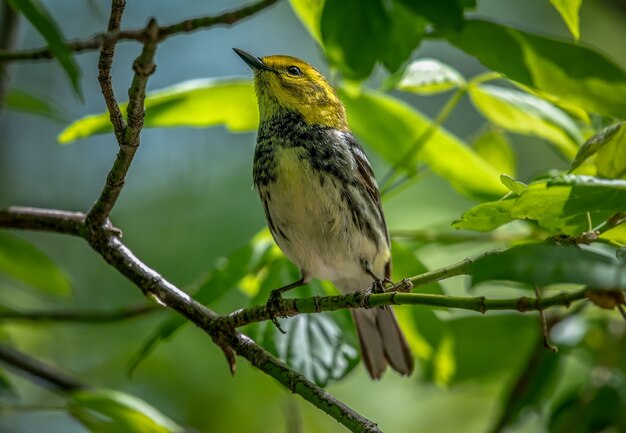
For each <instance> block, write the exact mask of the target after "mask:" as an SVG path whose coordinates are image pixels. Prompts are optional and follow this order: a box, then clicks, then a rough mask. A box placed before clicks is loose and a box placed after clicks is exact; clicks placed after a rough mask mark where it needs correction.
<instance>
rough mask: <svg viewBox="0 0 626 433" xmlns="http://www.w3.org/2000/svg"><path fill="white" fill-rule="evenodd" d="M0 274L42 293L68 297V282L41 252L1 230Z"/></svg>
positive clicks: (69, 288) (62, 273) (69, 289)
mask: <svg viewBox="0 0 626 433" xmlns="http://www.w3.org/2000/svg"><path fill="white" fill-rule="evenodd" d="M0 272H2V273H4V274H6V275H8V276H9V277H11V278H14V279H16V280H19V281H22V282H24V283H26V284H28V285H30V286H33V287H35V288H37V289H39V290H41V291H42V292H45V293H47V294H51V295H56V296H68V295H69V294H70V293H71V291H72V289H71V286H70V281H69V279H68V277H67V275H65V273H64V272H63V271H61V270H60V269H59V268H58V267H57V266H56V265H55V264H54V262H53V261H52V260H50V258H49V257H48V256H47V255H45V254H44V253H43V252H42V251H41V250H39V249H38V248H36V247H35V246H33V245H32V244H30V243H29V242H26V241H25V240H23V239H20V238H18V237H15V236H11V235H9V234H7V233H5V232H1V231H0Z"/></svg>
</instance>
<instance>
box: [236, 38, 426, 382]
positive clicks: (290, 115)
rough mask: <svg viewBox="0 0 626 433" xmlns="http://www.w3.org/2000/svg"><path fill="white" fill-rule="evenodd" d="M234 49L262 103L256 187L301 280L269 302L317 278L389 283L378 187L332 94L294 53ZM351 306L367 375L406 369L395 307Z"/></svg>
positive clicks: (352, 285) (364, 285)
mask: <svg viewBox="0 0 626 433" xmlns="http://www.w3.org/2000/svg"><path fill="white" fill-rule="evenodd" d="M234 51H235V52H236V53H237V55H239V57H241V59H242V60H243V61H244V62H245V63H246V64H247V65H248V66H249V67H250V68H251V70H252V73H253V80H254V89H255V93H256V98H257V102H258V108H259V128H258V134H257V143H256V147H255V151H254V162H253V180H254V185H255V188H256V190H257V192H258V194H259V197H260V199H261V202H262V204H263V207H264V209H265V217H266V220H267V225H268V227H269V230H270V232H271V234H272V236H273V238H274V240H275V242H276V243H277V244H278V246H279V247H280V249H281V250H282V251H283V253H284V254H285V255H286V256H287V258H288V259H289V260H290V261H291V262H293V263H294V264H295V265H296V266H297V267H298V268H299V270H300V279H299V280H298V281H296V282H293V283H291V284H288V285H286V286H284V287H281V288H278V289H275V290H273V291H272V293H271V295H270V299H269V300H268V307H269V306H270V304H271V302H272V300H274V301H275V300H276V299H277V298H280V297H281V296H282V293H284V292H286V291H287V290H290V289H293V288H295V287H298V286H300V285H304V284H307V283H308V282H309V281H311V279H313V278H316V279H320V280H329V281H332V282H333V284H334V285H335V286H336V287H337V288H338V289H339V290H340V291H341V292H343V293H352V292H355V291H357V290H367V289H369V288H371V287H374V286H375V284H374V283H380V282H381V281H385V280H386V281H389V278H390V277H391V253H390V241H389V234H388V231H387V226H386V222H385V216H384V214H383V209H382V204H381V199H380V192H379V190H378V186H377V183H376V180H375V178H374V173H373V170H372V167H371V165H370V163H369V161H368V159H367V157H366V155H365V153H364V151H363V148H362V147H361V145H360V144H359V142H358V141H357V140H356V138H355V137H354V135H353V134H352V132H351V131H350V127H349V125H348V120H347V116H346V111H345V108H344V106H343V104H342V102H341V101H340V99H339V97H338V95H337V93H336V91H335V90H334V89H333V87H332V86H331V85H330V84H329V82H328V81H327V79H326V78H325V77H324V76H323V75H322V74H321V73H320V72H319V71H318V70H317V69H315V68H314V67H313V66H312V65H310V64H309V63H307V62H305V61H303V60H300V59H298V58H295V57H291V56H286V55H271V56H265V57H256V56H253V55H252V54H249V53H247V52H245V51H243V50H240V49H237V48H234ZM378 287H380V285H379V286H378ZM351 311H352V316H353V319H354V323H355V325H356V329H357V334H358V337H359V343H360V348H361V358H362V360H363V362H364V364H365V367H366V369H367V371H368V373H369V375H370V377H371V378H373V379H379V378H380V377H381V376H382V374H383V373H384V372H385V370H386V369H387V366H390V367H391V368H392V369H393V370H395V371H397V372H398V373H400V374H402V375H410V374H411V373H412V371H413V366H414V362H413V356H412V354H411V350H410V349H409V345H408V344H407V340H406V338H405V336H404V334H403V333H402V331H401V330H400V327H399V326H398V321H397V319H396V316H395V314H394V311H393V309H392V308H391V307H378V308H373V309H365V308H359V309H353V310H351ZM275 323H276V324H277V322H275ZM279 329H280V328H279Z"/></svg>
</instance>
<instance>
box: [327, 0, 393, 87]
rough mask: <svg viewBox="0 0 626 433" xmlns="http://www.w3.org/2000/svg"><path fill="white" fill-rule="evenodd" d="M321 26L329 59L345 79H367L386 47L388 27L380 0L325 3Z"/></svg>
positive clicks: (328, 0)
mask: <svg viewBox="0 0 626 433" xmlns="http://www.w3.org/2000/svg"><path fill="white" fill-rule="evenodd" d="M348 23H349V25H348ZM320 27H321V32H322V41H323V42H324V48H325V51H326V55H327V56H328V59H329V60H330V62H331V63H332V64H334V65H336V66H337V67H338V68H339V69H340V70H341V71H342V72H343V73H344V75H345V76H346V77H348V78H352V79H362V78H365V77H367V76H368V75H369V74H370V72H371V71H372V69H373V68H374V64H375V63H376V61H377V60H378V59H381V58H382V55H383V53H384V51H385V49H386V48H387V44H386V40H387V37H388V34H389V28H390V26H389V18H388V16H387V11H386V10H385V7H384V6H383V3H382V1H381V0H326V2H325V4H324V10H323V12H322V18H321V22H320Z"/></svg>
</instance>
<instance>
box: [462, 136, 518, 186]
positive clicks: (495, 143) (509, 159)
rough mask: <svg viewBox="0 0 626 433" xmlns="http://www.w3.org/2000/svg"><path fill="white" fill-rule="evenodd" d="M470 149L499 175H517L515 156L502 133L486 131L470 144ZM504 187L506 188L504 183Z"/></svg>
mask: <svg viewBox="0 0 626 433" xmlns="http://www.w3.org/2000/svg"><path fill="white" fill-rule="evenodd" d="M472 147H473V148H474V150H475V151H476V153H477V154H478V155H480V157H481V158H482V159H484V160H485V161H487V162H488V163H489V164H490V165H491V166H492V167H493V168H495V169H496V170H497V171H499V172H500V173H506V174H508V175H509V176H513V177H515V175H516V174H517V167H516V164H515V154H514V153H513V150H512V149H511V145H510V143H509V141H508V140H507V138H506V135H505V134H504V133H503V132H502V131H499V130H494V129H491V130H488V131H486V132H485V133H483V134H481V135H480V136H479V137H478V138H477V139H476V140H474V141H473V142H472ZM500 179H502V176H500ZM504 185H505V186H507V187H508V185H507V184H506V183H505V184H504Z"/></svg>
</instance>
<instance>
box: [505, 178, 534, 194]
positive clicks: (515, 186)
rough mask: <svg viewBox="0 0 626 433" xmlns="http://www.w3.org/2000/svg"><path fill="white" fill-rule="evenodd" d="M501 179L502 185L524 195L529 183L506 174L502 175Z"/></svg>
mask: <svg viewBox="0 0 626 433" xmlns="http://www.w3.org/2000/svg"><path fill="white" fill-rule="evenodd" d="M500 181H501V182H502V185H504V186H506V187H507V188H508V189H510V190H511V192H513V193H515V195H522V194H524V192H525V191H526V190H527V189H528V185H526V184H525V183H522V182H519V181H517V180H515V179H513V178H512V177H510V176H507V175H506V174H503V175H501V176H500Z"/></svg>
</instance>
